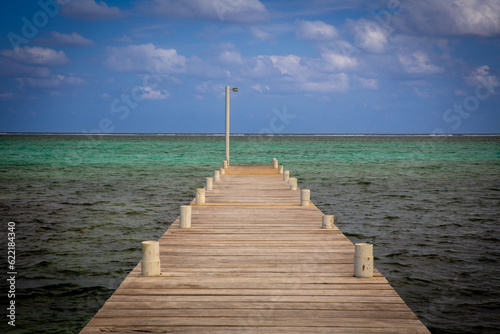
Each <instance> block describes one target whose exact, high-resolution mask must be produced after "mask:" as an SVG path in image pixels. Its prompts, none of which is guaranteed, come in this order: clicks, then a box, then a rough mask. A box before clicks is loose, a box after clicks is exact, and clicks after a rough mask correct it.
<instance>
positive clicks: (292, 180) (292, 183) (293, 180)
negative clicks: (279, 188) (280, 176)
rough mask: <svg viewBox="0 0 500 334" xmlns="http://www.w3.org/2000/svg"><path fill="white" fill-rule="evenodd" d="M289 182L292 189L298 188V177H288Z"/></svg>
mask: <svg viewBox="0 0 500 334" xmlns="http://www.w3.org/2000/svg"><path fill="white" fill-rule="evenodd" d="M288 184H289V185H290V190H297V179H296V178H294V177H291V178H289V179H288Z"/></svg>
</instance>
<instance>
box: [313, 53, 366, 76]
mask: <svg viewBox="0 0 500 334" xmlns="http://www.w3.org/2000/svg"><path fill="white" fill-rule="evenodd" d="M321 58H322V59H323V60H324V63H325V66H324V69H325V70H327V71H343V70H351V69H354V68H356V66H357V65H358V62H357V60H356V58H352V57H348V56H345V55H342V54H338V53H335V52H323V53H321Z"/></svg>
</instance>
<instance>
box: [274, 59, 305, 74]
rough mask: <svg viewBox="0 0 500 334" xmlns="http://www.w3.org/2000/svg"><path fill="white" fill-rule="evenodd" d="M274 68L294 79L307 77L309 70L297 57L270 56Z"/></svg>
mask: <svg viewBox="0 0 500 334" xmlns="http://www.w3.org/2000/svg"><path fill="white" fill-rule="evenodd" d="M269 59H271V61H272V63H273V66H274V67H275V68H277V69H279V70H280V72H281V74H285V75H289V76H292V77H296V78H297V77H299V78H300V77H303V76H305V75H307V72H308V70H307V68H306V67H305V66H303V65H301V58H300V57H299V56H297V55H288V56H269Z"/></svg>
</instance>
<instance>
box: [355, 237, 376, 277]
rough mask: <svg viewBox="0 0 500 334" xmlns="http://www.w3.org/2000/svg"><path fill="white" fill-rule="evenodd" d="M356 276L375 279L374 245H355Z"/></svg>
mask: <svg viewBox="0 0 500 334" xmlns="http://www.w3.org/2000/svg"><path fill="white" fill-rule="evenodd" d="M354 247H355V248H354V276H356V277H363V278H366V277H373V244H369V243H358V244H354Z"/></svg>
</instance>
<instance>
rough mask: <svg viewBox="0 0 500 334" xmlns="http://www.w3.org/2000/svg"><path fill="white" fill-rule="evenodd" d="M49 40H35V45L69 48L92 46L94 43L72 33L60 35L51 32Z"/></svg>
mask: <svg viewBox="0 0 500 334" xmlns="http://www.w3.org/2000/svg"><path fill="white" fill-rule="evenodd" d="M50 36H51V37H50V38H40V39H38V40H37V44H43V45H70V46H93V45H94V42H93V41H91V40H90V39H87V38H85V37H83V36H82V35H80V34H79V33H76V32H73V33H71V34H62V33H59V32H57V31H53V32H52V33H51V35H50Z"/></svg>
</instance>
